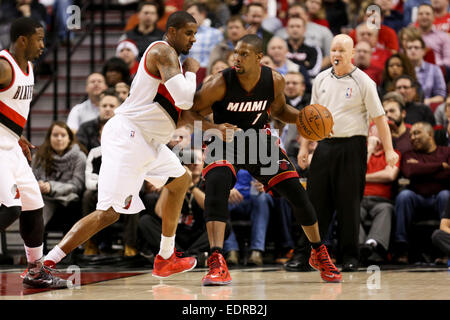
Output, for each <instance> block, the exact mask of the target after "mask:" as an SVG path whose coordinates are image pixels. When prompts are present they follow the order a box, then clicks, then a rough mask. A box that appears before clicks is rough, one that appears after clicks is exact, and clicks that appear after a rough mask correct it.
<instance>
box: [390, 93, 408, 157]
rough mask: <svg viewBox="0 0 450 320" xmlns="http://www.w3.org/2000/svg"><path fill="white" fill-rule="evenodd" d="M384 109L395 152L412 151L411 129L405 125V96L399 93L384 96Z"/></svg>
mask: <svg viewBox="0 0 450 320" xmlns="http://www.w3.org/2000/svg"><path fill="white" fill-rule="evenodd" d="M383 108H384V112H386V116H387V118H388V124H389V128H390V130H391V135H392V145H393V146H394V149H395V150H398V151H400V153H401V154H404V153H405V152H407V151H410V150H412V145H411V139H410V138H409V136H410V133H409V128H408V127H407V126H406V125H405V118H406V110H405V102H404V100H403V96H402V95H401V94H400V93H398V92H389V93H387V94H386V95H385V96H383Z"/></svg>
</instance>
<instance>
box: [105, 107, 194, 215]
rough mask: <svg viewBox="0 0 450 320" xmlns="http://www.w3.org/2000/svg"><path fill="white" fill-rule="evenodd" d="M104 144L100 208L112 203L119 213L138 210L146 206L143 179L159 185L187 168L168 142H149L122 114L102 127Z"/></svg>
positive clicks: (107, 206)
mask: <svg viewBox="0 0 450 320" xmlns="http://www.w3.org/2000/svg"><path fill="white" fill-rule="evenodd" d="M101 147H102V165H101V167H100V173H99V179H98V203H97V210H108V209H109V208H110V207H113V209H114V210H115V211H116V212H118V213H125V214H134V213H138V212H140V211H142V210H144V209H145V207H144V204H143V203H142V201H141V199H140V198H139V191H140V190H141V187H142V184H143V182H144V180H147V181H148V182H150V183H151V184H152V185H154V186H155V187H156V188H160V187H162V186H164V185H165V184H166V182H167V180H168V179H169V177H174V178H177V177H180V176H182V175H183V174H184V173H185V172H186V169H185V168H184V167H183V166H182V165H181V162H180V160H179V159H178V158H177V156H176V155H175V154H174V153H173V152H172V151H171V150H170V149H169V148H168V147H167V146H166V145H165V144H161V143H158V142H156V141H154V140H152V141H151V142H147V141H146V140H145V139H144V138H143V136H142V135H141V133H140V130H139V128H137V126H136V125H135V124H133V123H132V122H131V121H130V120H128V119H127V118H125V117H124V116H122V115H120V114H117V115H115V116H114V117H113V118H111V119H110V120H108V122H107V123H106V125H105V127H104V128H103V132H102V138H101Z"/></svg>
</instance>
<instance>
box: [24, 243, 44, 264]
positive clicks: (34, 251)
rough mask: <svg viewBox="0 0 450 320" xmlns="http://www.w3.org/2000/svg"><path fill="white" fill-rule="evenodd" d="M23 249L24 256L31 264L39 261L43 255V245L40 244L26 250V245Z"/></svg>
mask: <svg viewBox="0 0 450 320" xmlns="http://www.w3.org/2000/svg"><path fill="white" fill-rule="evenodd" d="M23 246H24V247H25V255H26V256H27V261H28V263H33V262H35V261H36V260H39V259H40V258H42V256H43V255H44V245H43V244H41V245H40V246H39V247H35V248H28V247H27V246H26V245H23Z"/></svg>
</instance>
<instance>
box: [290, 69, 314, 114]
mask: <svg viewBox="0 0 450 320" xmlns="http://www.w3.org/2000/svg"><path fill="white" fill-rule="evenodd" d="M284 79H285V87H284V95H285V96H286V103H287V104H289V105H291V106H293V107H294V108H295V109H297V110H301V109H303V108H304V107H305V106H306V105H308V104H309V102H310V101H311V95H310V94H309V93H307V92H306V84H305V77H304V76H303V74H301V73H300V72H295V71H289V72H288V73H286V75H285V76H284Z"/></svg>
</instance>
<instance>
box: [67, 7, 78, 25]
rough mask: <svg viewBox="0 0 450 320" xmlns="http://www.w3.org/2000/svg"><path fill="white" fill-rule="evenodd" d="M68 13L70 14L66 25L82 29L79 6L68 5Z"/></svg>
mask: <svg viewBox="0 0 450 320" xmlns="http://www.w3.org/2000/svg"><path fill="white" fill-rule="evenodd" d="M66 14H67V15H68V17H67V19H66V26H67V29H69V30H80V29H81V9H80V7H79V6H76V5H72V6H68V7H67V9H66Z"/></svg>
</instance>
